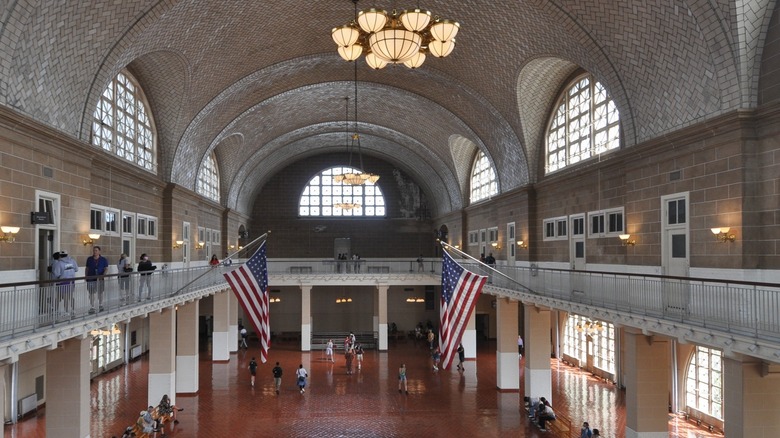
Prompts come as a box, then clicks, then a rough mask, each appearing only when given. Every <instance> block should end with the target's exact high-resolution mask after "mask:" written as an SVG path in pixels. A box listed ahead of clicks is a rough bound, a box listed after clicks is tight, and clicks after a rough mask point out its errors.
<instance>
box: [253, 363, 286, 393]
mask: <svg viewBox="0 0 780 438" xmlns="http://www.w3.org/2000/svg"><path fill="white" fill-rule="evenodd" d="M276 364H277V365H279V362H277V363H276ZM255 376H257V362H255V358H254V357H253V358H252V360H250V361H249V381H250V382H251V383H252V388H254V387H255Z"/></svg>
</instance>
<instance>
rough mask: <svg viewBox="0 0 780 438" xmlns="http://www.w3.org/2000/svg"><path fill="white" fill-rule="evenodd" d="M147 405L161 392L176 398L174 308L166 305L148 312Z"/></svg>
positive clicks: (155, 404) (158, 397) (154, 401)
mask: <svg viewBox="0 0 780 438" xmlns="http://www.w3.org/2000/svg"><path fill="white" fill-rule="evenodd" d="M149 333H150V334H151V336H150V337H149V390H148V392H147V393H148V397H147V399H148V401H149V405H153V406H157V404H158V403H160V399H162V396H163V394H168V397H170V398H171V400H172V401H174V400H175V399H176V310H174V308H173V307H167V308H165V309H162V311H160V312H154V313H150V314H149Z"/></svg>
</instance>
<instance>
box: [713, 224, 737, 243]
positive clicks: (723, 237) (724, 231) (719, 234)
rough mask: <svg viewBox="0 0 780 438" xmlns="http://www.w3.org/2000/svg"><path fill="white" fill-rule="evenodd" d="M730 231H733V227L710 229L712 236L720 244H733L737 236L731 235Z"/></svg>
mask: <svg viewBox="0 0 780 438" xmlns="http://www.w3.org/2000/svg"><path fill="white" fill-rule="evenodd" d="M729 230H731V227H720V228H710V231H712V234H714V235H715V238H716V239H718V241H720V242H733V241H734V239H736V238H737V236H735V235H733V234H729Z"/></svg>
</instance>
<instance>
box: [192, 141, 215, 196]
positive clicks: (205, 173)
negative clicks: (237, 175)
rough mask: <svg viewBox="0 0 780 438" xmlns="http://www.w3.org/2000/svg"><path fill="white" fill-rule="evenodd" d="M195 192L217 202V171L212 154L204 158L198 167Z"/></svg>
mask: <svg viewBox="0 0 780 438" xmlns="http://www.w3.org/2000/svg"><path fill="white" fill-rule="evenodd" d="M195 190H196V191H197V192H198V193H200V194H201V195H203V196H205V197H207V198H209V199H213V200H215V201H217V202H219V170H218V169H217V159H216V158H215V157H214V153H213V152H212V153H211V154H209V155H208V156H207V157H206V158H204V159H203V162H202V163H201V165H200V170H199V171H198V185H197V187H196V188H195Z"/></svg>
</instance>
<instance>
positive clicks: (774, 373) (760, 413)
mask: <svg viewBox="0 0 780 438" xmlns="http://www.w3.org/2000/svg"><path fill="white" fill-rule="evenodd" d="M734 356H735V357H725V356H724V358H723V398H724V400H723V424H724V429H725V430H724V433H725V435H726V436H729V437H730V436H744V437H751V438H754V437H755V438H769V437H777V436H780V365H778V364H770V363H767V362H762V361H761V360H759V359H756V358H753V357H748V356H741V355H737V354H735V355H734Z"/></svg>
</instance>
